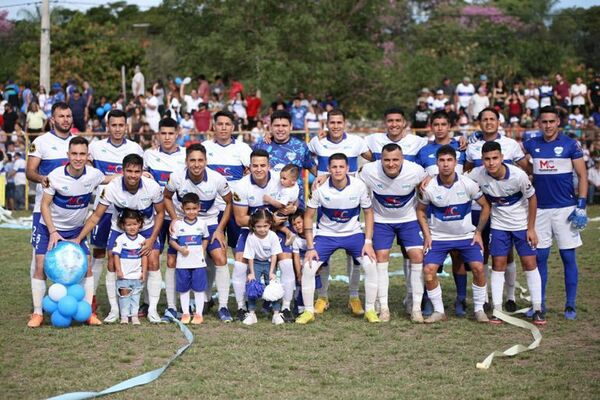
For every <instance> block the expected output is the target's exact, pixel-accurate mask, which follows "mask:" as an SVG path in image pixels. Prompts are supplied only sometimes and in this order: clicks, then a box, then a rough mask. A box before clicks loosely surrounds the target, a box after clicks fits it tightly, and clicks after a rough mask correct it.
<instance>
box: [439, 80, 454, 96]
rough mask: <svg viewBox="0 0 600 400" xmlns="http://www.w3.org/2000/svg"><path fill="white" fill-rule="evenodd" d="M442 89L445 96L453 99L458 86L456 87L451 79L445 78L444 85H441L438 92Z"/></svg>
mask: <svg viewBox="0 0 600 400" xmlns="http://www.w3.org/2000/svg"><path fill="white" fill-rule="evenodd" d="M440 89H441V90H442V91H443V92H444V94H445V95H446V98H448V99H452V97H453V96H454V92H455V91H456V86H454V85H453V84H452V81H451V80H450V78H448V77H445V78H444V79H443V80H442V84H441V85H440V87H439V88H438V90H440Z"/></svg>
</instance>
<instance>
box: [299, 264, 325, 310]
mask: <svg viewBox="0 0 600 400" xmlns="http://www.w3.org/2000/svg"><path fill="white" fill-rule="evenodd" d="M320 266H321V262H319V261H312V262H306V263H304V267H302V299H303V300H304V310H306V311H310V312H311V313H314V312H315V274H316V272H317V270H318V269H319V267H320Z"/></svg>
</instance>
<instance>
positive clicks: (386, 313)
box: [379, 308, 390, 322]
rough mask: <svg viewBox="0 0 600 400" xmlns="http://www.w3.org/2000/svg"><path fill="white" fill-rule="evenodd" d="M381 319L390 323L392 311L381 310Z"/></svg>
mask: <svg viewBox="0 0 600 400" xmlns="http://www.w3.org/2000/svg"><path fill="white" fill-rule="evenodd" d="M379 319H380V320H381V322H390V310H388V309H387V308H384V309H383V310H381V312H379Z"/></svg>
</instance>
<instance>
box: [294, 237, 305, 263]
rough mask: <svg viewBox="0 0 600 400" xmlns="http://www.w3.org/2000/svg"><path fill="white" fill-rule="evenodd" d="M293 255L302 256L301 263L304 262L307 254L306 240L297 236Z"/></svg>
mask: <svg viewBox="0 0 600 400" xmlns="http://www.w3.org/2000/svg"><path fill="white" fill-rule="evenodd" d="M292 253H294V254H299V255H300V262H302V260H304V254H306V239H305V238H303V237H301V236H300V235H297V236H296V238H295V239H294V243H292Z"/></svg>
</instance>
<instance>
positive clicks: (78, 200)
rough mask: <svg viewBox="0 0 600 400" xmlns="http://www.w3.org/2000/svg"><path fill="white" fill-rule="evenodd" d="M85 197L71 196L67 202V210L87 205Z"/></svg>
mask: <svg viewBox="0 0 600 400" xmlns="http://www.w3.org/2000/svg"><path fill="white" fill-rule="evenodd" d="M86 197H87V196H73V197H70V198H69V200H67V208H83V207H85V206H86V205H87V203H86V201H85V198H86Z"/></svg>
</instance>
